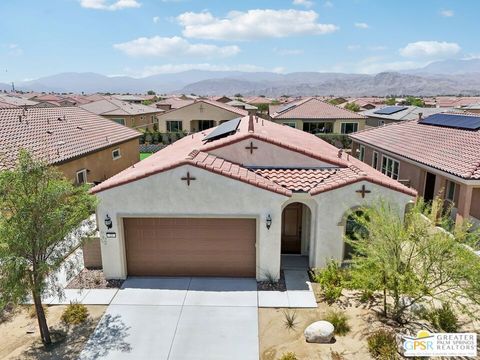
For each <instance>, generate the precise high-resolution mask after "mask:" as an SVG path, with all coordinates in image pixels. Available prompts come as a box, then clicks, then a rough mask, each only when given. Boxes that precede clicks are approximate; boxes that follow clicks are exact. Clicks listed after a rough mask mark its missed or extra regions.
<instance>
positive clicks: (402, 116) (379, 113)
mask: <svg viewBox="0 0 480 360" xmlns="http://www.w3.org/2000/svg"><path fill="white" fill-rule="evenodd" d="M449 110H450V109H447V108H443V109H440V108H423V107H418V106H406V105H395V106H382V107H378V108H375V109H370V110H366V111H362V112H361V114H362V115H364V116H365V117H366V118H367V120H366V122H365V128H370V127H377V126H383V125H385V124H391V123H395V122H399V121H406V120H415V119H418V118H419V117H421V116H423V117H427V116H429V115H433V114H438V113H442V112H446V111H449Z"/></svg>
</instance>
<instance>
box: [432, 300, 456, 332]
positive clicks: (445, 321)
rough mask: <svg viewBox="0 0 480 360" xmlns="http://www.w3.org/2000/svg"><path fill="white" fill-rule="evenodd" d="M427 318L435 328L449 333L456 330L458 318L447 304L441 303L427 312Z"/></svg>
mask: <svg viewBox="0 0 480 360" xmlns="http://www.w3.org/2000/svg"><path fill="white" fill-rule="evenodd" d="M427 320H429V321H430V322H431V323H432V325H433V326H434V327H435V328H436V329H437V330H442V331H445V332H449V333H454V332H457V331H458V318H457V316H456V315H455V313H454V312H453V310H452V308H451V307H450V305H449V304H443V305H442V307H441V308H440V309H435V310H432V311H430V312H428V314H427Z"/></svg>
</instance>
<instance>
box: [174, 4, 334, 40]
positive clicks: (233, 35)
mask: <svg viewBox="0 0 480 360" xmlns="http://www.w3.org/2000/svg"><path fill="white" fill-rule="evenodd" d="M317 20H318V14H317V13H316V12H315V11H313V10H310V11H300V10H293V9H289V10H272V9H264V10H261V9H257V10H248V11H247V12H242V11H231V12H229V13H228V14H227V16H226V17H225V18H221V19H220V18H216V17H214V16H213V15H212V14H211V13H210V12H201V13H194V12H186V13H183V14H181V15H179V16H178V17H177V21H178V22H179V23H180V24H181V25H182V26H183V27H184V29H183V35H184V36H186V37H191V38H200V39H215V40H249V39H258V38H282V37H287V36H293V35H306V34H312V35H321V34H328V33H331V32H334V31H336V30H338V27H337V26H336V25H333V24H321V23H318V22H317Z"/></svg>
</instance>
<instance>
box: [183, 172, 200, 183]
mask: <svg viewBox="0 0 480 360" xmlns="http://www.w3.org/2000/svg"><path fill="white" fill-rule="evenodd" d="M182 180H184V181H186V182H187V185H188V186H190V181H192V180H197V179H196V178H194V177H192V176H190V172H189V171H187V176H184V177H182Z"/></svg>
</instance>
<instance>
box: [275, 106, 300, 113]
mask: <svg viewBox="0 0 480 360" xmlns="http://www.w3.org/2000/svg"><path fill="white" fill-rule="evenodd" d="M295 106H297V104H287V105H283V106H281V107H280V108H279V109H278V110H277V114H280V113H282V112H284V111H287V110H288V109H291V108H293V107H295Z"/></svg>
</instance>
